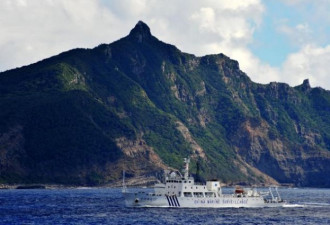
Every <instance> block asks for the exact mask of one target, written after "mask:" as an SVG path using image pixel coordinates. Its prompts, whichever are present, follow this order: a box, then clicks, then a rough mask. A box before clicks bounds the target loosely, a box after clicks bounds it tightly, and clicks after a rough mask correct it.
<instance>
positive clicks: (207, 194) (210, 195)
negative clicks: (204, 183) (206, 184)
mask: <svg viewBox="0 0 330 225" xmlns="http://www.w3.org/2000/svg"><path fill="white" fill-rule="evenodd" d="M205 197H207V198H215V193H214V192H205Z"/></svg>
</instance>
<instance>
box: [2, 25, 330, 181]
mask: <svg viewBox="0 0 330 225" xmlns="http://www.w3.org/2000/svg"><path fill="white" fill-rule="evenodd" d="M0 109H1V110H0V183H2V184H17V183H20V184H32V183H42V184H66V185H102V184H106V183H109V182H114V181H117V180H120V179H121V177H122V171H123V170H125V171H126V175H127V177H128V178H134V177H139V176H143V177H159V176H160V174H161V173H162V171H163V170H164V169H166V168H171V169H181V168H182V159H183V158H185V157H190V158H191V160H192V163H191V166H192V168H191V172H192V173H193V174H197V171H198V174H199V176H201V177H203V178H204V179H211V178H217V179H220V180H221V181H222V182H224V183H227V184H257V185H258V184H278V183H279V184H293V185H296V186H309V187H330V176H329V174H330V113H329V112H330V92H329V91H328V90H324V89H322V88H320V87H316V88H312V87H311V86H310V84H309V82H308V80H307V79H306V80H305V81H304V82H303V83H302V84H301V85H299V86H296V87H290V86H289V85H288V84H285V83H277V82H271V83H269V84H258V83H255V82H253V81H251V79H250V78H249V77H248V76H247V75H246V74H245V73H244V72H242V71H241V70H240V68H239V64H238V62H237V61H235V60H232V59H230V58H229V57H227V56H225V55H223V54H217V55H207V56H203V57H196V56H194V55H192V54H187V53H183V52H181V51H180V50H179V49H177V48H176V47H175V46H173V45H170V44H166V43H164V42H162V41H160V40H158V39H157V38H156V37H154V36H152V34H151V32H150V29H149V27H148V26H147V25H146V24H145V23H143V22H142V21H140V22H138V23H137V24H136V26H135V27H134V28H133V29H132V30H131V32H130V33H129V35H128V36H126V37H124V38H122V39H120V40H118V41H115V42H113V43H111V44H101V45H99V46H97V47H95V48H93V49H73V50H70V51H67V52H63V53H61V54H59V55H57V56H53V57H50V58H48V59H44V60H42V61H40V62H37V63H34V64H31V65H28V66H24V67H21V68H17V69H12V70H9V71H5V72H2V73H0Z"/></svg>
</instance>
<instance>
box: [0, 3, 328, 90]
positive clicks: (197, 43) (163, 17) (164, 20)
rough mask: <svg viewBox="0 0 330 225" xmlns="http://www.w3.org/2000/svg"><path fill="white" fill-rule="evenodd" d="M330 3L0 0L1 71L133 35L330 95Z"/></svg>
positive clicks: (261, 79) (257, 77)
mask: <svg viewBox="0 0 330 225" xmlns="http://www.w3.org/2000/svg"><path fill="white" fill-rule="evenodd" d="M329 12H330V0H1V1H0V71H5V70H8V69H13V68H17V67H21V66H23V65H28V64H31V63H34V62H37V61H39V60H42V59H44V58H48V57H51V56H53V55H57V54H59V53H61V52H63V51H67V50H70V49H73V48H78V47H79V48H93V47H95V46H97V45H99V44H101V43H112V42H113V41H116V40H118V39H120V38H121V37H124V36H126V35H128V33H129V31H130V30H131V29H132V28H133V27H134V26H135V24H136V23H137V22H138V21H139V20H142V21H144V22H145V23H146V24H148V26H149V27H150V29H151V33H152V34H153V35H154V36H156V37H157V38H158V39H160V40H162V41H164V42H166V43H170V44H173V45H175V46H177V47H178V48H179V49H180V50H181V51H183V52H188V53H192V54H195V55H196V56H203V55H207V54H218V53H223V54H225V55H227V56H229V57H230V58H232V59H235V60H237V61H238V62H239V64H240V68H241V70H243V71H244V72H245V73H246V74H247V75H248V76H249V77H250V78H251V79H252V81H254V82H257V83H263V84H267V83H269V82H285V83H288V84H289V85H290V86H296V85H299V84H301V83H302V82H303V80H304V79H309V81H310V84H311V86H312V87H322V88H324V89H327V90H330V66H329V65H330V14H329Z"/></svg>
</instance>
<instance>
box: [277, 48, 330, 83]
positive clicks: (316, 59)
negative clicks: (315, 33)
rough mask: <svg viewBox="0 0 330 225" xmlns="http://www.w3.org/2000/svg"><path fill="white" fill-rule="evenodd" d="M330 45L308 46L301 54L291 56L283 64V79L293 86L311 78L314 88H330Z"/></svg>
mask: <svg viewBox="0 0 330 225" xmlns="http://www.w3.org/2000/svg"><path fill="white" fill-rule="evenodd" d="M329 62H330V45H327V46H326V47H320V46H313V45H306V46H305V47H304V48H302V49H301V50H300V51H299V52H296V53H293V54H290V55H289V56H288V58H287V60H286V61H285V63H284V64H283V67H282V71H283V73H282V76H281V79H282V80H285V81H286V82H289V83H290V84H292V85H297V84H300V83H302V81H303V79H305V78H310V83H311V85H312V86H320V87H327V88H329V87H330V80H329V76H330V73H329V69H328V68H329Z"/></svg>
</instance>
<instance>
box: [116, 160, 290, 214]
mask: <svg viewBox="0 0 330 225" xmlns="http://www.w3.org/2000/svg"><path fill="white" fill-rule="evenodd" d="M184 163H185V167H184V170H183V172H184V175H181V174H180V173H179V172H166V173H165V182H164V183H159V184H156V185H155V186H154V187H153V189H152V191H150V192H147V191H132V190H130V189H127V187H126V185H125V176H123V189H122V193H123V196H124V198H125V204H126V206H127V207H184V208H230V207H232V208H239V207H281V206H283V205H284V204H285V203H286V202H285V201H284V200H282V198H281V197H280V195H279V193H278V190H277V187H270V188H269V191H268V192H258V191H257V190H256V189H254V188H248V189H243V188H236V189H235V191H234V193H232V194H223V193H222V190H221V185H220V181H218V180H211V181H207V182H206V184H205V185H201V184H196V183H195V180H194V178H193V177H191V176H189V163H190V159H189V158H188V159H186V158H185V159H184ZM274 190H275V193H273V191H274Z"/></svg>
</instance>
